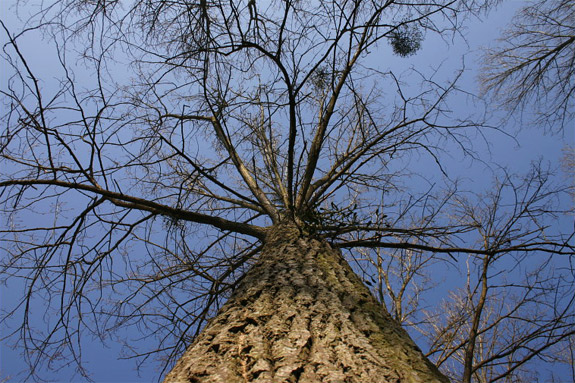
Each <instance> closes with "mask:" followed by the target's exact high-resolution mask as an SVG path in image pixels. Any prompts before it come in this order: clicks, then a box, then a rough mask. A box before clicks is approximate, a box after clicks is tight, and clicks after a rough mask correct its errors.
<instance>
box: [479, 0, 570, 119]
mask: <svg viewBox="0 0 575 383" xmlns="http://www.w3.org/2000/svg"><path fill="white" fill-rule="evenodd" d="M574 60H575V7H574V6H573V1H570V0H544V1H536V2H535V1H533V2H527V4H526V5H525V6H524V7H523V8H521V10H520V11H519V12H518V13H517V15H516V16H515V18H514V19H513V20H512V22H511V25H510V26H509V27H508V28H507V29H506V30H505V31H504V32H503V33H502V37H501V39H500V42H499V45H496V46H495V47H492V48H489V49H487V50H486V53H485V57H484V62H485V66H484V68H483V72H482V74H481V81H482V83H483V88H484V92H487V93H491V94H492V95H494V96H495V97H496V99H497V100H498V101H500V102H501V103H503V105H505V106H506V107H507V108H508V109H509V110H510V111H511V112H514V111H517V110H521V109H523V108H525V107H530V108H532V107H535V108H536V110H537V114H538V116H537V119H536V121H535V122H534V123H535V124H536V125H538V126H541V127H545V128H546V129H553V130H557V127H566V128H569V127H570V124H572V123H573V118H574V115H573V111H574V110H575V105H574V104H573V100H574V94H575V80H574V79H575V72H574V71H575V69H574V68H575V66H574V65H573V62H574Z"/></svg>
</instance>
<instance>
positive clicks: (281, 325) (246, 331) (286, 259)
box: [164, 225, 448, 383]
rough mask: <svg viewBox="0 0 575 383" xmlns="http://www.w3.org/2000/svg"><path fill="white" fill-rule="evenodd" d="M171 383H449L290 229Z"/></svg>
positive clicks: (316, 243) (276, 237)
mask: <svg viewBox="0 0 575 383" xmlns="http://www.w3.org/2000/svg"><path fill="white" fill-rule="evenodd" d="M164 381H165V382H170V383H171V382H178V383H184V382H186V383H215V382H219V383H240V382H242V383H243V382H262V383H263V382H265V383H272V382H277V383H283V382H302V383H304V382H317V383H328V382H333V383H335V382H346V383H347V382H349V383H351V382H358V383H359V382H361V383H371V382H378V383H391V382H394V383H397V382H402V383H403V382H406V383H407V382H410V383H411V382H422V383H423V382H425V383H432V382H448V380H447V378H445V377H444V376H443V375H442V374H441V373H440V372H439V371H438V370H437V368H436V367H435V366H434V365H433V364H432V363H431V362H429V361H428V360H427V359H426V358H425V357H424V356H423V354H422V353H421V351H420V350H419V349H418V347H417V346H416V345H415V343H414V342H413V341H412V340H411V339H410V337H409V336H408V335H407V333H406V332H405V330H403V329H402V328H401V327H400V326H399V325H398V324H397V322H395V321H394V320H393V319H392V318H391V317H390V315H389V314H388V313H386V312H385V310H384V309H383V308H382V306H381V305H380V304H379V303H378V302H377V300H376V299H375V298H374V297H373V296H372V295H371V293H370V292H369V290H368V289H367V288H366V287H365V285H364V284H363V283H362V282H361V280H360V279H359V277H358V276H357V275H356V274H355V273H354V272H353V271H352V269H351V268H350V266H349V265H348V264H347V262H346V261H345V260H344V259H343V258H342V256H341V253H340V252H339V251H338V250H334V249H332V248H331V247H330V246H329V244H328V243H326V242H325V241H321V240H317V239H312V238H309V237H303V236H301V235H300V233H299V231H298V230H297V229H296V228H295V227H292V226H286V225H282V226H280V227H276V228H274V229H272V230H270V233H269V234H268V237H267V240H266V244H265V247H264V249H263V251H262V254H261V257H260V259H259V260H258V261H257V263H256V264H255V265H254V266H253V268H252V269H251V270H250V271H249V272H248V273H247V274H246V275H245V277H244V278H243V279H242V280H241V281H240V283H239V286H238V288H237V289H236V291H235V292H234V294H233V295H232V297H231V298H230V299H229V301H228V302H227V303H226V304H225V305H224V306H223V307H222V309H221V310H220V312H219V313H218V315H217V316H216V317H215V318H213V319H212V320H211V321H210V323H209V324H208V325H207V326H206V328H205V329H204V331H203V332H202V333H201V334H200V335H199V336H198V338H197V339H196V340H195V341H194V343H193V344H192V345H191V346H190V348H189V349H188V350H187V351H186V352H185V353H184V355H183V356H182V358H181V359H180V360H179V361H178V362H177V363H176V365H175V367H174V368H173V370H172V371H171V372H170V373H169V374H168V375H167V376H166V378H165V380H164Z"/></svg>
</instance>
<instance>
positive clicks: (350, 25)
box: [0, 0, 574, 382]
mask: <svg viewBox="0 0 575 383" xmlns="http://www.w3.org/2000/svg"><path fill="white" fill-rule="evenodd" d="M482 6H485V4H482V3H478V4H475V3H473V2H457V1H423V2H414V3H411V2H402V3H396V2H394V1H386V2H364V1H343V2H341V1H334V2H318V3H305V4H304V3H303V2H300V1H295V0H294V1H277V2H270V3H260V2H257V1H255V2H254V1H248V2H233V3H229V2H219V1H210V2H208V1H200V2H187V1H184V2H167V1H163V0H157V1H146V2H134V3H132V4H129V5H126V4H125V5H120V4H119V3H118V2H114V1H112V2H104V1H98V2H86V1H74V0H71V1H60V2H57V3H56V4H54V5H50V6H48V7H46V8H42V9H40V10H39V11H38V13H37V14H36V18H35V19H32V20H30V22H29V24H28V25H30V26H31V27H30V28H29V29H26V30H24V32H22V33H20V34H13V33H11V32H10V31H9V30H8V29H7V28H6V27H4V31H5V34H6V36H7V38H8V40H9V43H8V44H7V45H6V46H5V48H4V52H5V53H4V59H5V61H6V63H7V64H8V65H10V67H11V68H12V69H13V76H12V77H11V78H10V81H9V83H8V85H7V86H6V89H4V90H3V91H2V94H3V99H4V101H5V104H6V109H5V110H6V111H7V112H6V114H5V115H4V116H3V120H2V121H3V123H4V126H5V129H4V132H3V134H2V142H1V146H0V147H1V155H2V157H1V158H2V164H3V168H4V169H9V172H6V173H5V174H4V173H3V175H2V180H1V181H0V187H1V188H2V189H1V190H2V192H1V198H2V206H3V209H4V213H5V214H6V216H7V217H8V219H9V225H10V226H9V227H8V229H7V230H4V231H3V237H2V241H3V250H4V251H5V253H6V254H8V256H7V257H5V258H4V259H3V261H2V262H3V265H2V267H3V269H2V270H3V276H4V277H5V278H9V279H10V280H12V279H15V278H20V279H22V280H23V283H24V285H25V293H24V296H23V297H22V300H21V306H19V307H16V308H15V309H14V310H12V311H9V312H8V313H7V315H6V318H10V317H14V316H18V323H19V324H20V326H19V327H18V328H17V329H16V330H15V331H14V333H13V334H14V336H16V337H17V338H18V339H19V340H20V342H21V343H22V345H23V346H24V349H25V350H26V352H27V353H26V354H25V355H26V357H27V358H28V362H29V364H30V366H31V369H30V374H31V375H30V377H32V378H34V379H38V378H41V377H40V376H38V371H39V366H40V365H42V364H43V363H47V364H48V366H49V367H50V366H52V365H54V367H57V366H58V365H57V363H58V362H59V361H60V362H62V363H64V364H66V363H70V362H73V363H75V364H76V366H77V368H78V373H80V374H81V375H84V376H85V375H87V374H88V372H87V371H86V370H84V368H83V364H82V352H81V347H80V346H79V344H80V339H81V337H82V334H83V333H84V332H92V333H93V334H95V335H97V336H100V337H102V338H106V337H107V336H108V333H109V330H111V329H117V328H123V327H126V326H139V327H141V328H143V329H145V334H146V335H145V336H146V337H151V336H156V337H157V338H158V343H157V346H156V347H154V348H153V349H151V350H147V351H134V356H136V357H140V358H141V359H140V362H141V363H144V362H145V361H146V360H147V358H148V357H150V356H152V355H158V356H159V357H162V358H165V359H166V360H167V363H166V365H165V366H166V367H165V368H168V367H170V366H171V365H172V364H174V362H175V361H176V360H178V359H179V361H178V363H176V364H175V367H174V369H173V370H172V372H170V373H169V374H168V375H167V378H166V379H167V381H177V380H178V379H180V380H182V379H183V380H187V381H198V382H200V381H206V382H210V381H226V382H234V381H266V382H267V381H270V379H277V380H278V381H326V382H327V381H341V380H349V381H364V382H368V381H378V382H381V381H407V382H409V381H426V382H431V381H438V382H440V381H446V378H445V377H444V376H443V375H442V374H441V373H440V372H439V371H438V370H437V369H436V367H435V366H434V365H433V364H431V363H430V362H429V361H428V360H427V359H426V358H425V357H424V356H423V355H422V353H421V351H420V350H419V348H418V347H417V346H415V344H414V343H413V341H412V340H411V339H410V338H409V336H408V335H407V333H406V332H405V331H404V330H403V329H402V328H401V327H400V326H398V325H397V324H396V322H395V321H394V320H393V319H392V318H391V317H390V315H388V314H387V313H386V312H385V310H384V309H383V307H382V306H381V305H380V304H378V303H377V301H376V300H375V298H374V297H373V296H372V295H371V294H370V293H369V291H368V290H367V288H366V287H365V286H364V285H363V284H362V283H361V281H360V279H359V278H358V277H357V275H355V274H354V272H353V270H352V269H351V268H350V267H349V266H348V265H347V263H346V262H345V260H343V258H342V255H343V254H348V252H349V254H350V255H351V257H352V258H351V259H354V257H359V256H361V254H362V252H366V251H371V250H373V251H377V250H378V249H380V250H381V249H387V250H390V251H391V250H397V251H404V252H411V253H413V254H415V253H425V254H434V256H438V257H439V256H444V257H445V258H446V259H451V258H450V256H451V257H457V256H459V255H460V254H472V255H474V256H477V257H493V256H495V255H498V254H507V253H511V254H516V253H518V252H519V253H522V254H523V253H535V254H547V255H549V256H551V255H554V256H558V257H567V256H572V255H573V253H574V245H573V241H572V236H571V237H570V236H569V235H571V234H572V233H571V232H567V233H563V232H560V230H555V231H554V229H556V228H554V227H553V228H550V229H549V228H547V227H543V228H541V230H539V231H537V235H535V236H530V235H529V232H528V231H527V232H524V231H520V233H517V234H516V233H515V232H513V234H514V235H517V236H518V238H520V239H525V241H524V242H520V243H514V242H506V241H498V242H493V243H492V242H487V243H483V244H479V245H478V244H477V243H475V242H474V240H473V238H471V237H469V236H468V233H470V232H471V231H473V230H479V229H484V232H486V233H492V230H490V229H489V227H488V226H482V225H489V223H486V222H482V221H480V222H471V221H470V220H467V221H465V220H460V219H458V218H457V217H454V216H452V215H451V213H450V209H448V204H446V201H447V200H449V198H441V197H437V196H436V195H435V194H434V193H436V191H434V190H425V191H424V192H422V193H417V192H413V193H412V195H409V194H408V193H407V192H406V191H405V190H402V182H406V181H402V177H403V176H404V175H405V172H404V171H403V170H400V169H401V166H402V165H404V164H406V162H405V161H406V159H407V157H408V156H409V155H410V153H422V154H425V155H427V156H429V158H431V159H433V160H434V161H436V162H437V163H438V165H439V166H440V167H441V164H442V148H444V147H445V146H446V145H447V144H448V143H450V145H455V146H456V147H458V148H459V149H461V150H462V151H463V153H465V154H467V155H469V156H475V155H476V153H475V152H474V151H473V145H472V143H473V138H472V134H473V133H474V132H475V133H477V132H479V133H481V129H486V128H487V126H486V125H485V124H484V123H483V121H482V120H481V119H480V118H479V117H478V118H477V119H472V118H464V119H461V118H456V117H454V116H453V115H452V114H451V113H450V108H449V102H450V98H451V97H452V96H453V95H456V94H461V92H460V90H459V89H458V88H457V86H456V80H457V77H458V76H456V78H455V79H452V81H449V82H440V81H438V80H436V79H435V78H434V77H433V76H430V77H427V76H425V75H424V74H423V73H421V72H417V73H416V75H418V76H420V78H419V79H420V83H419V84H418V85H417V86H413V85H414V83H412V82H411V81H412V80H413V79H414V77H412V78H410V85H406V84H405V83H404V81H403V79H402V78H401V77H400V76H399V75H397V74H395V73H393V72H390V71H386V70H381V69H380V68H378V67H377V65H372V64H371V63H370V62H369V61H368V60H369V52H370V51H371V50H373V49H375V48H376V47H377V46H378V45H385V43H389V44H390V45H391V48H392V50H393V51H394V52H395V53H396V54H398V55H400V56H403V57H407V56H410V55H412V54H413V53H415V51H416V50H417V49H419V47H420V46H421V44H422V43H423V42H422V38H423V36H425V35H426V34H432V33H438V34H440V35H441V36H444V37H445V36H446V35H447V34H450V33H457V32H458V30H459V29H460V26H461V23H462V22H463V21H464V19H465V17H466V15H469V14H472V13H473V12H478V11H479V10H480V9H481V7H482ZM3 26H4V24H3ZM37 28H38V29H40V30H41V31H42V32H43V33H45V34H50V35H51V41H53V43H54V46H55V49H56V55H57V56H56V57H57V58H58V64H59V67H60V73H61V77H60V78H58V81H57V83H56V85H57V87H56V88H55V90H54V88H52V87H47V86H44V84H45V83H43V82H42V80H41V79H40V78H39V77H38V76H37V75H36V73H35V70H34V66H33V65H32V63H30V62H29V61H28V60H27V58H26V55H25V52H24V49H23V47H22V44H21V43H20V41H21V40H22V39H23V36H26V34H27V33H30V31H34V30H36V29H37ZM122 62H128V64H129V65H128V67H127V68H128V69H125V68H124V70H125V71H126V72H131V73H133V74H135V76H131V77H130V81H129V82H127V83H125V84H122V83H121V81H122V79H123V78H124V77H125V74H124V73H122V72H121V69H120V68H122V66H121V65H120V64H121V63H122ZM86 71H87V72H88V73H89V75H90V77H88V78H81V77H82V74H83V73H85V72H86ZM415 78H416V77H415ZM560 192H561V190H559V191H557V192H554V193H552V195H553V196H557V195H559V194H560ZM453 193H457V190H456V189H454V190H453ZM447 194H448V195H450V192H448V193H447ZM551 213H552V212H546V214H543V217H542V218H541V219H543V220H547V219H549V218H550V217H551V215H552V214H551ZM30 214H33V219H31V218H30ZM478 225H479V228H478ZM522 230H527V229H522ZM541 236H545V238H546V239H545V241H539V238H541ZM354 249H360V250H361V251H355V250H354ZM571 271H572V269H571ZM37 298H43V299H44V300H45V301H46V302H47V306H46V311H45V313H46V317H47V318H49V319H50V321H49V323H48V325H47V327H46V329H47V330H46V331H45V332H40V333H39V332H38V331H37V330H38V328H37V323H36V320H35V318H37V317H38V315H37V314H36V311H35V310H36V306H35V305H34V300H35V299H37ZM224 302H226V303H224ZM396 312H397V310H396ZM127 346H128V347H131V346H132V345H131V344H128V345H127ZM186 349H188V351H187V352H185V353H184V351H185V350H186ZM182 354H183V355H184V356H183V357H181V358H180V356H181V355H182Z"/></svg>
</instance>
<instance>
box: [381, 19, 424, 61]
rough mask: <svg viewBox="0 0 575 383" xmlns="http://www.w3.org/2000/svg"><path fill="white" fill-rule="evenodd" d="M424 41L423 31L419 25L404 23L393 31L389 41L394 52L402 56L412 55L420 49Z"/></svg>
mask: <svg viewBox="0 0 575 383" xmlns="http://www.w3.org/2000/svg"><path fill="white" fill-rule="evenodd" d="M422 41H423V33H422V32H421V30H419V29H418V28H417V27H409V26H405V25H402V26H400V27H399V28H398V30H396V31H393V32H392V33H391V36H390V37H389V43H390V44H391V47H392V48H393V53H395V54H396V55H399V56H401V57H408V56H412V55H414V54H416V53H417V51H419V49H420V48H421V43H422Z"/></svg>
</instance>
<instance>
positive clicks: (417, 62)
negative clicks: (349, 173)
mask: <svg viewBox="0 0 575 383" xmlns="http://www.w3.org/2000/svg"><path fill="white" fill-rule="evenodd" d="M13 3H14V1H12V0H4V1H2V2H1V3H0V15H2V16H1V18H2V20H3V21H4V22H5V23H6V24H7V25H8V27H9V28H12V29H13V30H16V29H18V28H19V27H20V23H19V22H18V20H17V19H16V18H14V17H11V16H10V15H12V12H13V8H12V4H13ZM522 3H523V2H522V1H507V2H504V4H503V5H502V6H500V7H499V8H497V9H496V10H495V11H493V12H492V13H491V15H490V16H489V17H488V18H486V20H484V21H481V20H474V21H473V22H471V23H469V24H468V30H467V31H466V32H465V36H466V39H467V43H465V42H463V41H458V42H457V44H456V45H455V46H448V45H447V44H445V43H444V42H443V41H441V40H440V39H439V38H428V39H426V40H425V41H424V42H423V48H422V50H421V51H420V52H419V53H418V54H416V55H415V56H411V57H408V58H400V57H396V56H392V55H391V50H390V49H389V47H386V46H383V45H382V46H381V47H380V49H379V50H378V51H375V52H372V59H373V60H374V62H382V60H380V59H382V58H384V59H385V60H384V61H383V63H384V64H383V65H384V66H389V67H391V68H394V70H398V71H401V68H408V67H410V66H414V67H417V68H418V69H420V70H422V71H428V70H429V71H431V70H432V69H433V68H435V67H438V66H439V65H442V68H441V71H440V73H441V75H442V76H445V77H449V76H452V75H453V73H454V72H455V71H457V70H458V69H459V68H461V66H462V64H463V63H465V68H466V73H465V75H464V76H463V81H462V82H461V83H460V87H462V88H464V89H466V90H468V91H470V92H477V91H478V85H477V82H476V76H477V69H478V66H479V65H478V60H479V51H478V50H479V48H480V47H482V46H488V45H491V44H493V43H494V40H495V39H496V38H497V37H498V36H499V35H500V33H501V32H502V29H503V28H504V27H505V26H506V24H507V23H508V22H509V21H510V19H511V17H512V15H513V14H514V13H515V11H516V10H517V9H518V7H520V6H521V5H522ZM0 38H2V39H4V38H5V36H4V35H3V34H2V35H1V37H0ZM2 41H3V40H2ZM24 41H25V44H24V45H23V47H24V53H25V55H26V56H27V57H28V59H29V62H30V63H31V64H32V66H33V69H34V71H36V72H37V73H38V75H39V77H40V78H42V79H44V81H45V84H46V87H48V88H49V84H50V82H51V81H54V79H53V78H52V72H53V70H54V68H55V67H56V66H57V65H56V60H55V59H54V56H53V53H54V51H53V49H51V48H50V47H49V46H47V45H46V44H45V42H44V41H43V40H42V39H41V38H40V37H39V36H38V35H37V34H36V35H34V34H33V33H32V34H31V35H30V37H29V38H27V39H26V40H24ZM464 54H465V58H464V60H463V61H462V56H463V55H464ZM374 65H376V64H374ZM378 65H379V64H378ZM383 69H385V68H383ZM8 75H9V73H8V72H7V71H6V70H2V71H1V76H2V79H1V80H2V83H1V87H4V86H5V85H6V82H7V77H8ZM475 107H477V106H476V105H473V104H471V103H470V102H469V100H468V99H465V98H461V99H458V100H456V102H455V103H454V104H453V109H454V110H455V111H457V110H458V109H459V110H461V111H462V112H464V111H466V109H469V108H475ZM498 114H499V113H495V117H494V119H493V121H498V118H497V115H498ZM519 127H520V126H519V125H518V124H515V125H513V124H509V126H507V127H506V128H505V130H506V131H507V132H509V133H510V134H511V135H515V136H516V139H513V138H511V137H509V136H506V135H503V134H501V133H497V132H486V135H487V136H489V137H490V142H491V154H490V155H487V152H486V149H485V148H482V149H481V150H483V152H484V153H486V157H485V158H489V161H490V162H492V163H496V164H498V165H500V166H502V167H504V168H508V169H511V170H513V171H519V172H523V171H526V170H527V169H528V168H529V164H530V163H531V161H533V160H538V159H543V160H544V161H546V162H547V161H548V162H549V163H550V164H553V165H554V166H556V165H557V164H558V163H559V160H560V158H561V155H562V152H561V151H562V149H563V147H564V145H565V143H567V144H571V145H573V144H575V137H574V132H573V129H572V130H570V131H567V132H565V134H564V135H563V136H560V135H545V134H542V132H541V131H538V130H537V129H536V128H534V127H528V128H524V129H519ZM518 143H519V144H518ZM477 145H478V147H482V145H483V144H482V143H481V142H480V141H479V140H478V143H477ZM452 157H453V161H451V162H448V163H447V164H446V167H447V169H448V173H449V174H450V175H454V176H462V177H466V178H467V179H468V180H469V184H468V185H477V188H478V189H481V188H483V187H485V185H486V184H488V183H489V182H490V181H489V180H490V179H491V176H492V174H490V172H489V171H487V170H486V167H484V166H483V165H481V164H478V163H471V162H470V161H469V160H462V157H461V155H460V154H459V153H457V152H456V151H455V150H454V153H453V155H452ZM412 166H414V169H415V168H421V169H415V170H425V169H426V167H427V166H429V165H428V163H427V161H425V160H422V161H413V164H412ZM3 219H4V217H3ZM2 224H4V221H3V222H2ZM18 291H19V286H18V283H12V284H11V285H8V286H0V307H1V308H2V309H4V308H6V307H8V306H10V304H11V303H13V302H14V301H13V299H14V298H15V292H18ZM6 331H8V330H7V329H6V328H5V327H2V328H1V334H2V335H4V334H5V333H6ZM130 331H132V332H133V333H129V334H128V335H127V336H128V337H140V336H145V334H141V333H138V332H137V331H135V330H134V328H131V329H130ZM119 355H120V347H119V346H118V345H117V344H116V343H115V342H114V341H113V340H109V341H108V342H107V344H106V345H102V344H101V343H100V341H99V340H97V339H90V338H86V339H85V344H84V360H87V361H89V362H88V364H87V367H88V369H89V370H90V371H91V372H92V378H93V380H94V381H96V382H150V381H153V379H154V378H155V377H156V376H157V374H156V372H155V371H156V370H157V369H158V367H159V365H158V364H154V363H147V364H146V365H145V366H143V367H142V368H140V371H139V375H138V372H137V371H136V365H135V362H134V361H133V360H119V359H118V356H119ZM25 368H26V365H25V364H24V361H23V358H22V356H21V355H20V353H19V351H18V350H13V349H11V348H10V347H9V342H7V341H3V342H2V343H1V344H0V383H2V382H3V381H4V380H3V379H7V378H8V382H17V381H18V373H19V372H20V371H21V370H23V369H25ZM71 373H72V371H71V370H63V371H62V372H59V373H55V374H54V373H50V372H47V371H46V372H43V373H42V374H41V375H43V376H46V378H48V379H54V380H55V381H69V377H70V374H71ZM74 381H75V382H81V381H82V380H81V379H78V378H77V377H76V378H75V379H74Z"/></svg>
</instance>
